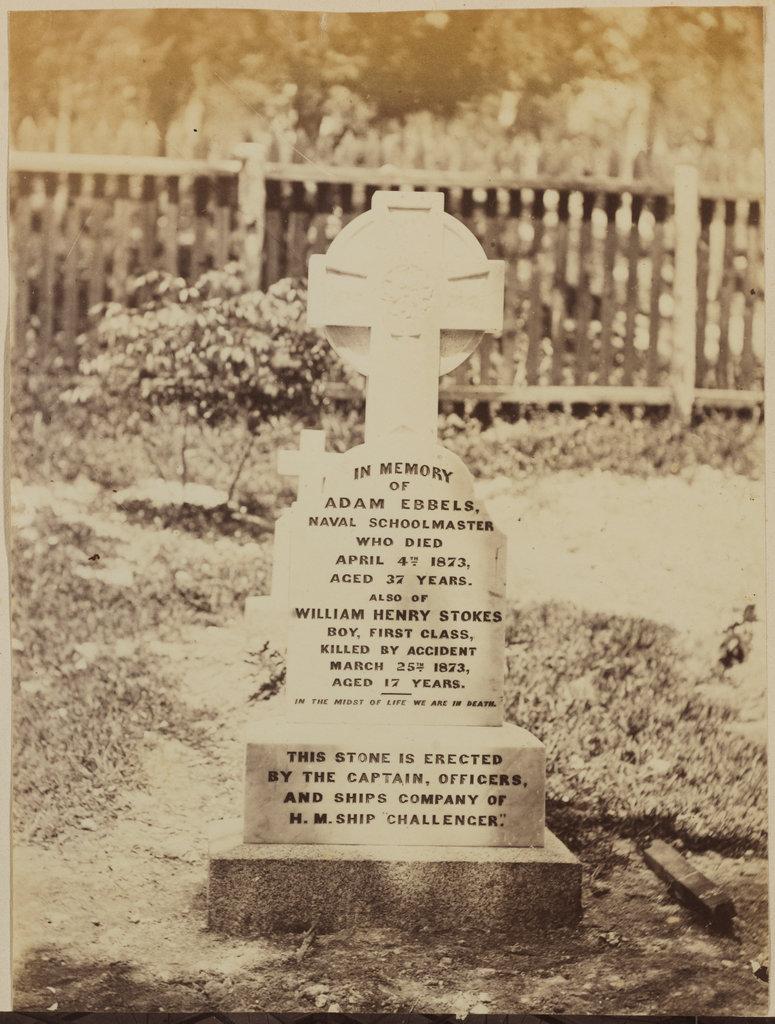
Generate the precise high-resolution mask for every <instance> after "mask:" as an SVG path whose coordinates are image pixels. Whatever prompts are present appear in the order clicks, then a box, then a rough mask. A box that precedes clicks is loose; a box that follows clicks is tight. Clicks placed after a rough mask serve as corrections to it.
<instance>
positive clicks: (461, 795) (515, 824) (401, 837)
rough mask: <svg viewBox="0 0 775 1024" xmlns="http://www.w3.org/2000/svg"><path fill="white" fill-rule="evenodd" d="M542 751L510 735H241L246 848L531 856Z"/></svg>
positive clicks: (426, 729)
mask: <svg viewBox="0 0 775 1024" xmlns="http://www.w3.org/2000/svg"><path fill="white" fill-rule="evenodd" d="M544 779H545V757H544V746H543V744H542V743H541V741H540V740H538V739H536V737H535V736H533V735H532V733H529V732H528V731H527V730H526V729H522V728H519V727H518V726H516V725H511V724H506V725H501V726H496V727H489V726H436V727H433V728H431V727H430V726H422V725H419V726H404V727H402V728H400V729H398V728H396V727H392V728H391V727H385V728H375V727H374V726H360V727H359V728H357V729H355V728H353V726H352V725H318V724H313V723H311V722H294V721H289V720H287V719H286V718H283V717H273V716H271V715H267V716H266V717H264V718H262V719H261V720H259V721H258V722H256V723H255V724H254V725H253V727H252V728H251V729H250V730H249V732H248V742H247V755H246V767H245V828H244V840H245V842H247V843H295V844H302V845H303V844H306V843H331V844H334V845H338V844H343V843H353V844H356V845H369V844H379V845H391V846H392V845H403V846H428V845H430V844H433V845H436V844H438V845H439V846H440V847H449V846H471V847H489V846H541V844H542V843H543V838H544Z"/></svg>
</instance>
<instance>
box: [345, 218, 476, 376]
mask: <svg viewBox="0 0 775 1024" xmlns="http://www.w3.org/2000/svg"><path fill="white" fill-rule="evenodd" d="M441 216H442V218H443V240H444V241H443V254H444V255H443V267H442V269H443V276H444V277H445V278H447V279H449V278H451V277H454V275H455V274H456V273H457V272H461V273H464V272H465V271H466V270H467V269H470V267H471V265H472V263H478V262H479V261H481V263H482V264H486V263H487V255H486V253H485V251H484V249H483V248H482V246H481V245H480V243H479V240H478V239H477V237H476V235H474V234H473V232H472V231H470V230H469V229H468V228H467V227H466V225H465V224H463V223H461V222H460V221H459V220H456V219H455V217H453V216H451V215H450V214H448V213H443V214H442V215H441ZM377 228H378V222H377V221H376V220H375V217H374V214H373V212H372V211H367V212H365V213H363V214H361V215H360V216H359V217H356V218H355V219H354V220H352V221H350V223H349V224H347V225H346V227H344V228H343V229H342V231H340V232H339V234H338V235H337V236H336V238H335V239H334V240H333V242H332V243H331V245H330V247H329V249H328V253H327V257H328V258H331V259H333V260H337V261H344V262H346V263H347V264H348V265H350V266H358V265H360V266H362V267H364V268H366V267H369V266H370V265H371V263H372V261H373V257H374V254H375V253H377V252H379V251H380V250H381V248H382V247H381V245H380V241H379V239H378V238H377V237H376V230H377ZM416 256H417V254H414V253H407V259H406V260H405V261H401V262H400V263H398V264H393V265H391V266H390V267H388V268H386V271H385V273H384V276H383V277H382V278H381V282H380V283H381V284H382V285H384V286H385V289H384V292H383V294H382V296H381V297H380V299H379V300H376V297H375V310H377V309H380V308H381V309H382V311H383V314H384V312H385V311H386V310H387V308H388V306H389V307H390V308H389V313H390V316H391V318H392V319H393V321H394V322H396V321H397V322H400V320H401V317H402V316H404V317H405V320H406V322H407V329H408V330H412V329H413V327H414V324H413V323H411V321H414V322H416V317H417V313H418V311H419V310H421V309H422V307H423V306H424V305H425V304H426V303H427V305H428V306H430V305H432V304H434V302H436V301H437V300H438V296H436V294H435V291H436V289H435V286H434V282H433V276H432V275H430V274H429V273H428V272H427V271H425V270H424V269H423V268H422V267H421V266H420V265H419V261H418V259H417V258H416ZM451 287H452V288H453V289H455V288H457V286H455V285H452V286H451ZM402 288H403V289H405V290H404V291H403V294H401V290H402ZM457 290H459V288H458V289H457ZM391 296H393V298H394V301H391ZM442 300H443V296H442ZM325 332H326V336H327V337H328V340H329V341H330V343H331V345H332V347H333V348H334V350H335V351H336V353H337V354H338V355H339V356H340V358H341V359H343V360H344V361H345V362H347V363H349V364H350V365H351V366H353V367H354V368H355V369H356V370H357V371H358V372H359V373H362V374H364V376H368V366H369V340H370V328H369V327H349V326H348V327H344V326H339V325H331V324H326V325H325ZM483 334H484V331H483V330H467V329H455V328H452V327H450V328H446V327H443V328H442V329H441V332H440V361H439V376H442V375H443V374H445V373H449V372H450V371H452V370H454V369H455V367H457V366H459V365H460V363H462V362H463V361H464V360H466V359H467V358H468V356H469V355H470V354H471V353H472V352H473V351H474V350H475V349H476V347H477V345H478V344H479V342H480V341H481V339H482V336H483Z"/></svg>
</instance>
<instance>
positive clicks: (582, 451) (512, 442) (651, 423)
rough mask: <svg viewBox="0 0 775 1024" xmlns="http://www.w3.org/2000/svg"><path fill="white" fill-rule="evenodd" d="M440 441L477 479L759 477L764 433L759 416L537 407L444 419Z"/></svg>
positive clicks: (445, 417)
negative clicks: (511, 414)
mask: <svg viewBox="0 0 775 1024" xmlns="http://www.w3.org/2000/svg"><path fill="white" fill-rule="evenodd" d="M439 438H440V440H441V443H442V444H444V445H445V446H446V447H447V448H450V449H451V450H452V451H454V452H455V453H456V454H457V455H459V456H460V458H461V459H462V460H463V461H464V462H465V464H466V465H467V466H468V468H469V469H470V471H471V472H472V473H473V474H474V476H477V477H485V478H492V477H495V476H507V477H517V478H519V477H525V476H535V475H539V474H543V473H552V472H556V471H558V470H590V471H591V470H602V471H606V470H607V471H610V472H613V473H624V474H628V475H632V476H644V477H645V476H654V475H658V476H666V475H670V474H676V473H681V472H683V471H685V470H692V469H695V468H696V467H697V466H711V467H713V468H715V469H725V470H729V471H731V472H734V473H739V474H741V475H744V476H748V477H753V478H755V479H756V478H759V477H760V476H761V474H762V471H763V465H764V430H763V427H762V423H761V420H760V417H759V416H758V414H756V415H752V416H745V415H744V414H743V415H741V414H739V413H734V412H733V413H727V412H716V413H708V414H706V415H704V416H702V417H700V418H697V420H696V422H695V423H693V424H691V425H690V424H684V423H680V422H679V421H677V420H676V419H675V418H674V417H672V416H669V415H667V416H666V415H664V414H660V413H655V412H652V413H644V412H643V410H637V409H635V410H633V411H632V412H629V413H628V412H625V411H623V410H617V411H614V412H606V413H602V414H600V415H595V414H591V415H587V416H584V417H577V416H572V415H570V414H568V413H559V412H549V411H547V410H540V411H538V412H533V413H531V414H529V415H528V416H527V417H526V418H524V419H520V420H518V421H517V422H516V423H507V422H506V421H505V420H497V421H496V422H495V423H494V424H493V425H492V426H490V427H487V428H485V427H482V425H481V424H480V423H479V421H478V420H476V419H473V418H469V419H466V420H462V419H461V418H460V417H458V416H444V417H442V418H441V419H440V423H439Z"/></svg>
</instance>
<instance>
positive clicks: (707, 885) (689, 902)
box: [643, 839, 735, 927]
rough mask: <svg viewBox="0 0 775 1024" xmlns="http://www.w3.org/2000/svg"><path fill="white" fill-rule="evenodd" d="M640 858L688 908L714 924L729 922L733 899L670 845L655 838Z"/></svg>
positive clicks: (731, 915) (733, 906)
mask: <svg viewBox="0 0 775 1024" xmlns="http://www.w3.org/2000/svg"><path fill="white" fill-rule="evenodd" d="M643 859H644V860H645V862H646V864H647V865H648V866H649V867H650V868H651V870H652V871H654V872H655V874H657V875H658V876H659V877H660V878H661V879H662V880H663V881H664V882H666V883H667V884H668V886H669V887H670V890H671V891H672V892H673V894H674V895H675V896H676V898H677V899H679V900H680V901H681V903H683V904H685V905H686V906H687V907H688V908H689V909H690V910H693V911H694V912H695V913H697V914H700V915H701V916H702V917H704V918H705V919H707V920H709V921H711V922H713V923H714V924H716V925H721V926H723V927H728V926H729V925H730V923H731V921H732V918H733V917H734V916H735V905H734V903H733V902H732V898H731V897H730V896H729V895H728V894H727V893H725V892H724V891H723V889H721V888H720V887H719V886H718V885H716V884H715V883H714V882H712V881H711V880H710V879H709V878H706V877H705V875H703V874H702V873H701V872H700V871H698V870H697V869H696V868H693V867H692V865H691V864H690V863H689V862H688V861H687V860H686V858H685V857H682V856H681V854H680V853H678V851H677V850H674V849H673V847H672V846H669V845H668V844H667V843H664V842H662V840H661V839H657V840H655V841H654V842H653V843H652V844H651V846H649V847H648V849H647V850H645V851H644V853H643Z"/></svg>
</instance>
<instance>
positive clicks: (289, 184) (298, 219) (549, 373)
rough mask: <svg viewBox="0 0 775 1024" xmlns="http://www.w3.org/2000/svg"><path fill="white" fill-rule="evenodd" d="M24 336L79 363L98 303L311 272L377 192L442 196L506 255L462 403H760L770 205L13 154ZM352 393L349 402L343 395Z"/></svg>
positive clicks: (449, 393)
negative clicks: (316, 257) (495, 312)
mask: <svg viewBox="0 0 775 1024" xmlns="http://www.w3.org/2000/svg"><path fill="white" fill-rule="evenodd" d="M10 171H11V174H10V185H11V189H10V191H11V218H10V223H11V257H12V271H13V279H14V303H13V320H14V325H15V338H16V343H17V344H24V343H25V339H26V338H28V337H29V336H30V335H29V332H30V331H33V332H34V337H35V338H36V339H37V340H38V342H39V343H40V344H41V347H42V350H44V351H50V352H53V353H55V354H56V356H57V357H58V359H59V360H60V361H61V364H62V365H68V363H69V364H72V363H73V362H74V360H75V358H76V346H75V338H76V337H77V335H78V333H79V332H80V331H82V330H83V329H84V328H85V327H86V325H87V323H88V310H89V309H90V308H91V307H92V306H93V305H95V304H96V303H98V302H100V301H103V300H106V299H114V300H119V301H121V300H123V299H125V298H126V295H127V283H128V280H129V279H130V277H131V276H132V275H135V274H140V273H144V272H146V271H148V270H150V269H152V268H157V267H158V268H164V269H166V270H169V271H171V272H172V273H175V274H177V275H179V276H181V277H183V278H185V279H186V280H193V279H195V278H196V277H197V275H198V274H199V273H201V272H202V271H204V270H206V269H209V268H212V267H219V266H223V265H224V264H225V263H226V262H228V261H229V260H232V259H236V260H239V261H240V262H241V263H242V265H243V266H244V268H245V270H246V273H247V276H248V280H249V282H250V283H251V284H252V285H255V286H257V287H258V286H260V287H267V286H268V285H270V284H272V283H273V282H274V281H276V280H279V279H280V278H282V277H284V276H300V277H304V276H306V267H307V261H308V258H309V256H310V254H311V253H313V252H322V251H325V249H327V247H328V245H329V244H330V241H331V239H332V238H333V237H334V236H335V234H336V233H337V232H338V231H339V230H340V229H341V227H342V226H343V225H344V224H345V223H347V221H348V220H350V219H351V218H352V217H354V216H357V215H358V214H359V213H361V212H363V210H365V209H368V207H369V204H370V201H371V195H372V193H373V192H374V191H375V190H376V189H378V188H409V189H412V188H414V189H425V188H429V189H440V190H441V191H443V192H444V193H445V206H446V209H447V210H448V211H449V212H450V213H452V214H453V215H454V216H456V217H458V218H460V219H462V220H463V221H464V222H465V223H466V224H467V225H468V226H469V227H470V228H471V230H472V231H474V233H475V234H476V235H477V236H478V237H479V239H480V241H481V243H482V245H483V247H484V249H485V251H486V252H487V255H488V256H489V257H491V258H501V259H505V260H506V263H507V272H506V317H505V326H504V331H503V333H502V335H501V336H500V337H498V338H493V337H487V338H485V340H484V341H483V343H482V345H481V346H480V347H479V349H478V350H477V353H476V354H475V355H474V356H473V357H472V358H471V359H470V360H468V361H467V362H466V363H464V364H463V366H462V367H460V368H459V369H458V370H457V371H456V372H455V374H454V375H452V376H451V378H446V379H445V380H444V381H443V382H442V396H443V398H444V399H447V400H455V401H467V400H471V401H475V402H482V401H484V402H488V403H494V404H499V403H509V402H516V403H530V402H535V403H552V402H560V403H572V402H579V403H591V404H597V403H619V404H627V403H631V404H641V403H643V404H652V405H675V406H677V407H678V408H679V410H680V411H681V412H682V413H683V414H684V415H688V414H689V413H690V411H691V408H692V406H693V405H696V404H701V405H703V404H704V405H714V406H733V407H735V406H743V407H744V406H751V405H754V404H756V403H758V402H760V401H761V400H762V394H763V354H764V326H763V238H762V200H761V197H760V196H759V195H757V194H755V193H744V192H741V191H737V192H733V191H731V190H729V189H726V188H724V187H721V186H716V187H714V188H713V189H700V188H699V187H698V182H697V174H696V171H694V170H693V169H692V168H686V167H683V168H679V169H678V171H677V173H676V178H675V182H674V185H673V187H672V188H667V187H666V186H665V185H664V184H661V185H660V184H656V183H654V182H649V181H642V180H635V181H623V180H620V179H615V178H583V179H577V180H570V179H565V178H558V177H553V178H548V177H545V176H542V177H540V178H528V177H524V178H521V179H515V178H514V177H511V176H489V177H488V176H485V175H483V174H481V173H477V174H473V173H470V172H452V171H433V170H394V169H390V170H388V169H382V170H377V169H369V168H363V167H349V168H348V167H321V166H318V165H315V164H276V163H271V162H267V161H265V159H264V158H263V151H262V150H261V149H260V147H258V146H254V145H246V146H243V147H242V150H241V152H240V153H239V155H238V156H237V157H236V158H235V159H232V160H224V161H216V162H213V161H195V160H185V161H180V160H174V159H167V158H163V157H116V156H84V155H75V154H72V155H65V154H47V153H34V152H29V153H22V152H12V153H11V159H10ZM332 391H333V392H334V393H336V394H338V395H339V397H343V396H344V397H346V396H348V395H350V396H351V395H352V391H351V389H349V388H344V386H343V385H339V386H336V385H334V386H332Z"/></svg>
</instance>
